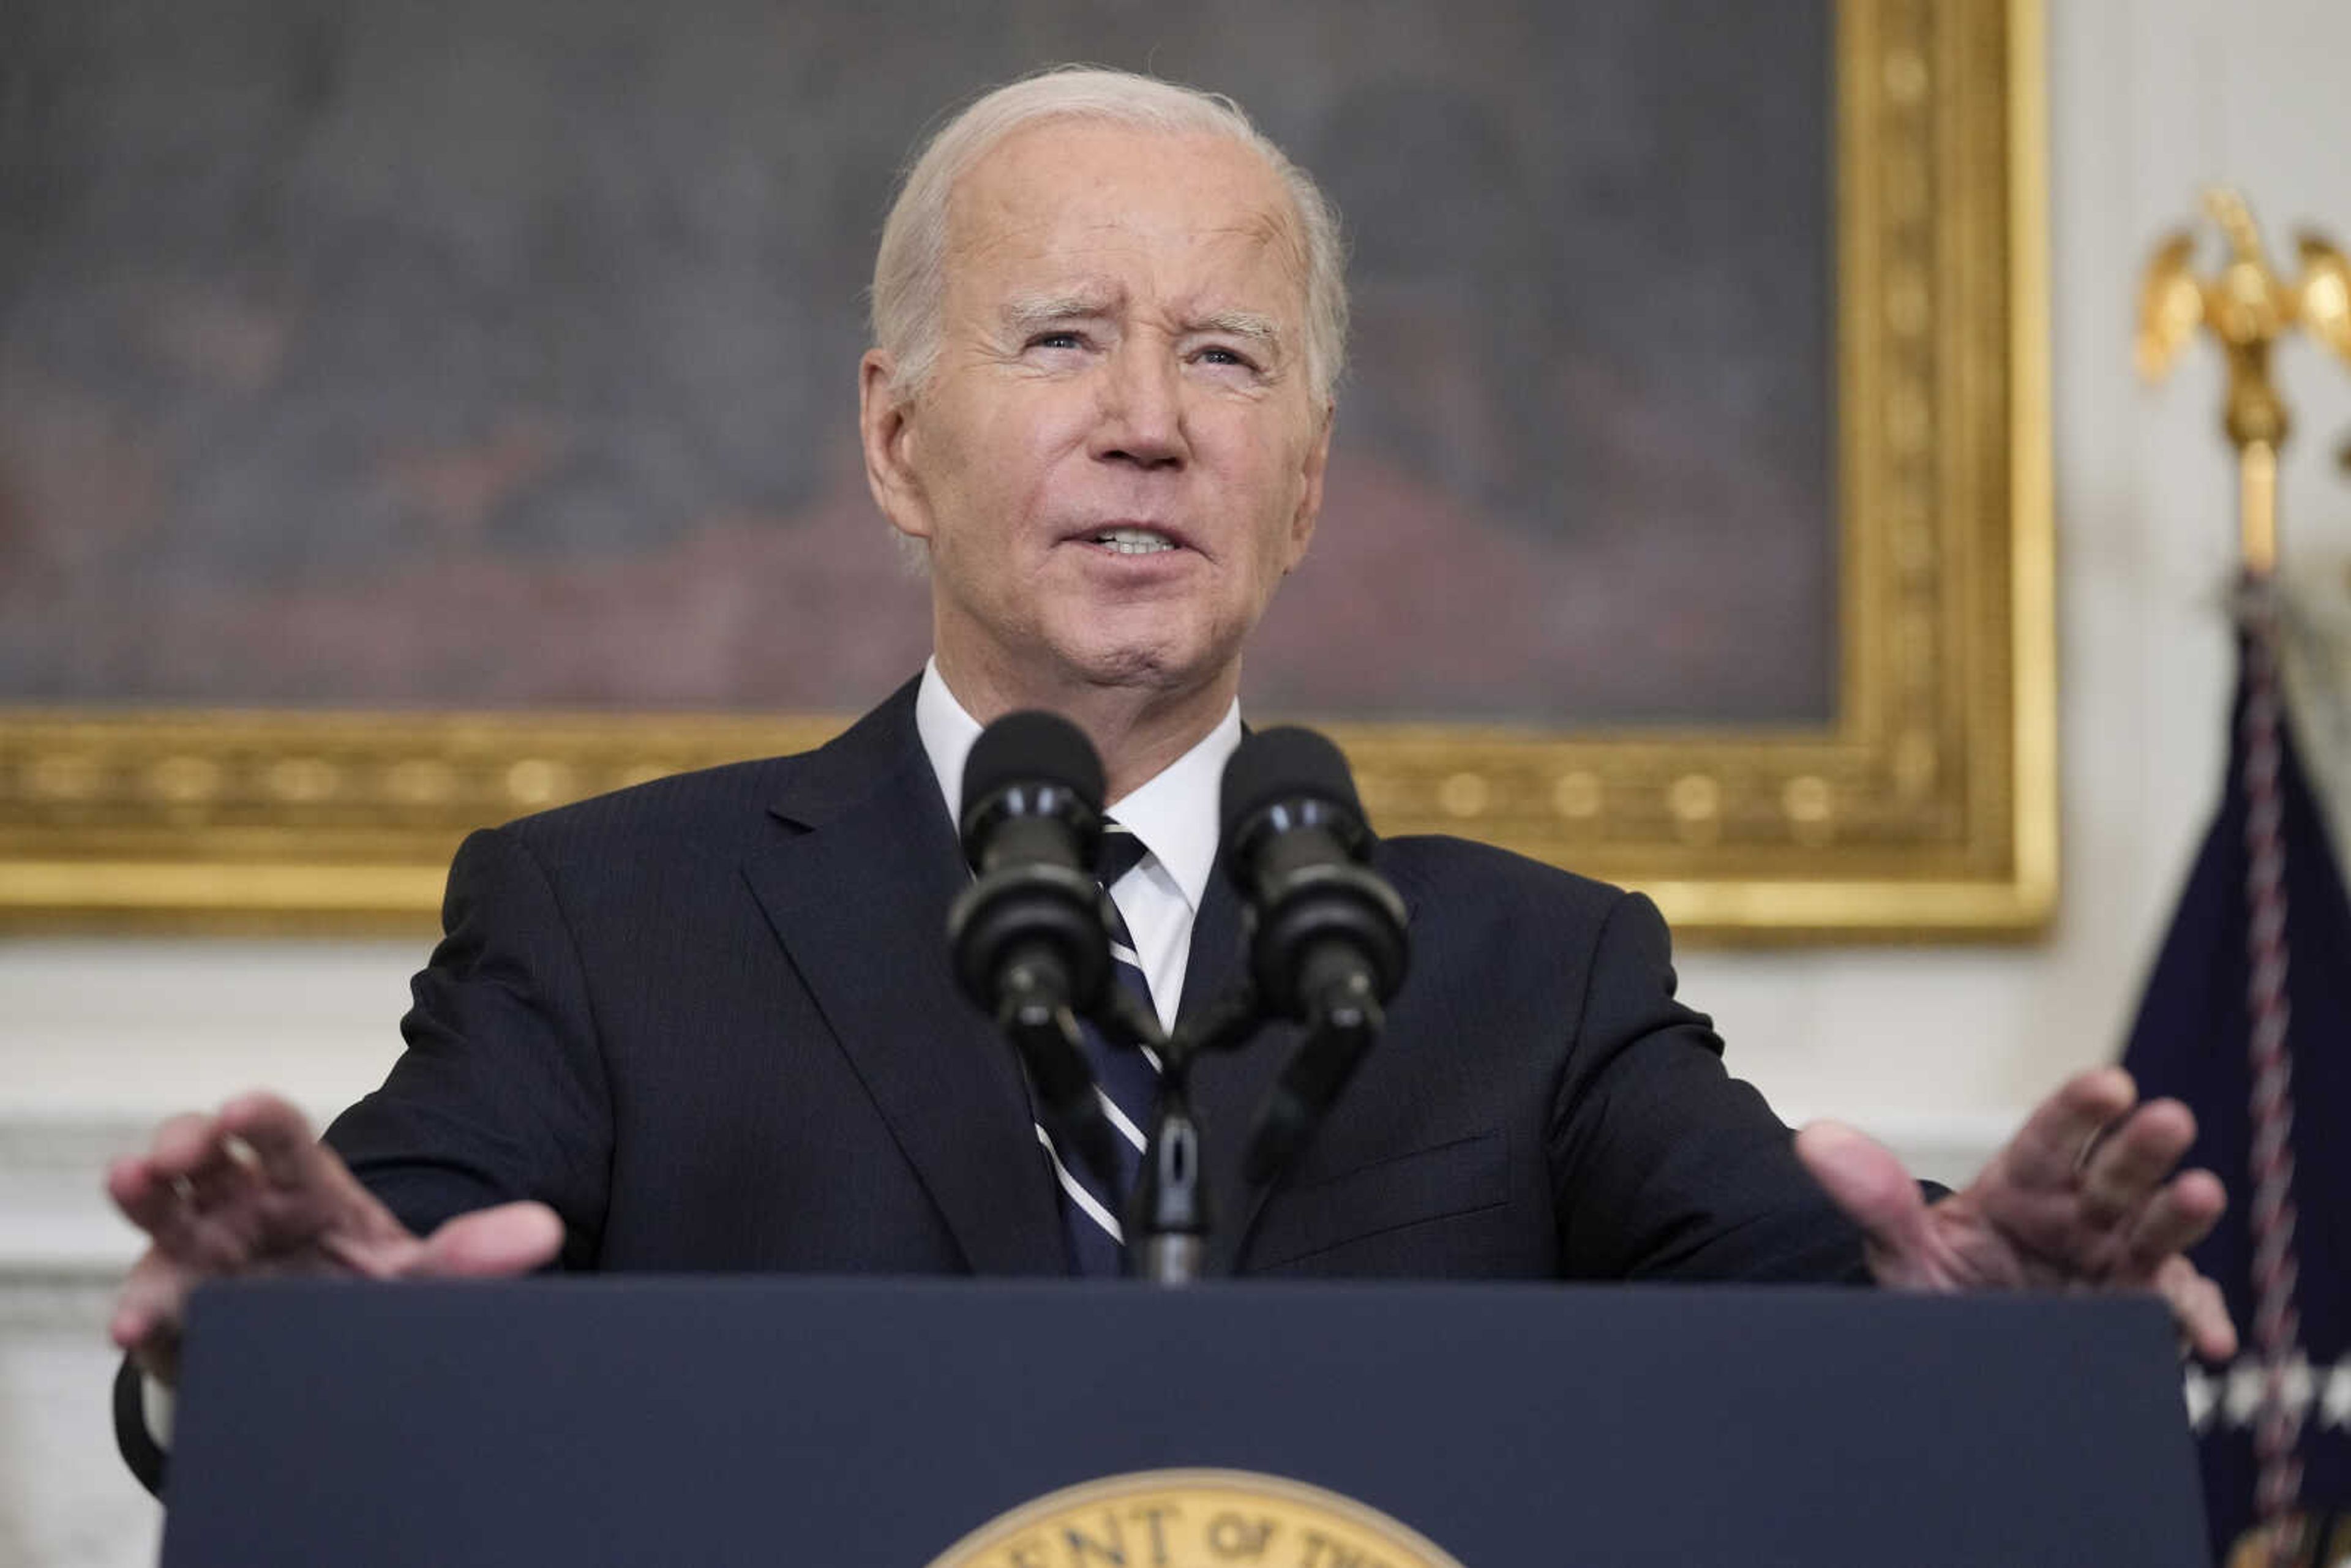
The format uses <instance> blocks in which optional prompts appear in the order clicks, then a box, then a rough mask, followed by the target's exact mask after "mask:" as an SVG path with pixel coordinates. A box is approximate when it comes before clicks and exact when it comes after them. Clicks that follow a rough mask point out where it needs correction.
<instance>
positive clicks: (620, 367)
mask: <svg viewBox="0 0 2351 1568" xmlns="http://www.w3.org/2000/svg"><path fill="white" fill-rule="evenodd" d="M1833 27H1834V18H1833V15H1832V11H1831V7H1830V5H1828V4H1827V0H1814V3H1809V4H1806V3H1787V4H1776V5H1721V4H1719V3H1712V0H1664V3H1656V4H1643V5H1622V4H1618V3H1616V0H1481V3H1480V4H1478V5H1459V4H1446V3H1440V0H1285V3H1284V4H1281V5H1263V4H1261V3H1259V0H1207V3H1204V4H1199V5H1184V6H1145V5H1138V4H1134V3H1132V0H995V3H982V4H970V5H937V4H935V3H934V0H677V3H674V4H671V5H661V6H649V5H638V4H623V3H622V0H469V3H468V4H465V5H457V4H423V5H367V4H361V3H360V0H212V3H208V4H206V5H201V6H187V5H172V4H169V3H167V0H8V4H7V5H5V7H0V705H20V706H21V705H30V706H60V707H73V708H88V707H106V706H129V705H139V706H204V707H293V708H346V709H348V708H401V709H415V710H435V709H444V708H465V709H481V708H492V709H496V708H541V707H561V708H587V709H604V710H656V711H659V710H679V709H695V710H701V709H722V710H737V711H750V712H796V713H805V712H839V713H848V712H853V711H856V710H859V709H861V708H862V707H865V706H869V705H870V704H872V702H874V701H875V700H877V699H878V698H879V697H880V696H882V695H884V694H885V693H886V692H887V691H888V690H889V689H890V688H891V687H892V686H893V685H896V684H897V683H898V682H899V681H901V680H903V679H904V678H905V677H906V676H907V675H909V674H912V673H913V672H914V669H915V668H916V667H917V666H918V665H919V664H920V663H921V661H922V658H923V656H924V654H925V652H926V650H927V647H928V641H929V627H928V618H927V611H926V601H925V589H924V586H923V583H922V581H921V580H920V578H919V577H918V576H915V575H914V574H912V573H911V572H910V571H909V570H908V569H907V568H906V566H905V565H904V563H903V562H902V559H901V557H900V554H899V552H898V551H897V550H896V549H893V541H892V539H891V538H890V537H889V533H888V529H887V527H886V525H885V524H884V523H883V521H882V519H881V517H880V515H879V513H878V512H877V511H876V510H875V509H874V507H873V506H872V501H871V499H870V498H869V497H868V495H867V492H866V487H865V481H864V476H863V473H862V465H861V463H860V460H859V456H858V453H857V448H856V435H855V402H856V398H855V370H856V361H857V357H858V355H859V353H860V351H861V350H862V349H863V347H864V346H865V342H866V336H865V329H864V321H863V313H862V312H863V290H864V287H865V284H866V281H867V277H868V274H869V269H870V267H871V264H872V252H873V246H874V241H875V238H876V235H877V234H878V232H879V229H880V225H881V221H882V216H883V212H884V210H885V208H886V206H887V203H888V200H889V196H890V193H891V187H892V183H893V177H894V175H895V172H896V171H897V170H898V169H899V168H900V167H901V165H902V164H903V162H904V160H905V158H906V157H907V155H908V152H909V150H910V149H911V148H912V147H913V146H914V144H915V143H916V142H917V141H918V140H919V139H920V137H921V135H922V134H923V132H924V131H925V128H926V127H929V126H932V125H934V124H935V123H936V122H937V120H939V118H940V117H941V114H942V112H943V110H946V109H947V108H949V107H951V106H953V105H955V104H957V103H959V102H962V101H965V100H967V99H969V98H971V97H973V96H974V95H976V94H977V92H979V91H981V90H983V89H986V88H987V87H989V86H991V85H994V84H996V83H998V82H1000V81H1003V80H1006V79H1009V78H1013V77H1016V76H1019V75H1020V74H1023V73H1025V72H1027V71H1029V70H1030V69H1033V68H1037V67H1040V66H1041V65H1045V64H1049V63H1052V62H1056V61H1062V60H1090V61H1098V62H1104V63H1109V64H1113V65H1120V66H1126V67H1131V68H1138V69H1146V70H1150V71H1152V72H1155V73H1156V74H1158V75H1161V76H1165V77H1167V78H1173V79H1176V80H1180V81H1185V82H1188V83H1192V84H1195V85H1197V86H1201V87H1205V88H1208V89H1216V90H1218V91H1223V92H1228V93H1230V94H1231V95H1232V96H1233V97H1234V98H1236V99H1238V101H1239V102H1240V103H1242V104H1243V105H1244V106H1245V107H1247V109H1248V110H1249V111H1250V113H1251V114H1252V115H1253V116H1254V117H1255V118H1256V119H1257V120H1258V121H1259V124H1260V125H1261V126H1262V127H1263V129H1264V130H1265V131H1267V132H1268V133H1269V134H1270V136H1272V137H1273V139H1274V140H1275V141H1278V142H1280V144H1281V145H1282V146H1283V147H1284V148H1286V149H1287V150H1288V151H1289V152H1290V153H1291V154H1292V156H1294V157H1295V158H1296V159H1298V161H1299V162H1301V163H1303V164H1304V165H1305V166H1306V167H1307V168H1308V169H1310V170H1311V171H1313V172H1315V173H1316V175H1317V176H1318V177H1319V178H1320V179H1321V180H1322V183H1324V184H1325V186H1326V188H1327V189H1328V190H1329V191H1330V193H1332V196H1333V197H1334V198H1335V200H1336V203H1337V204H1338V207H1339V209H1340V212H1341V214H1342V217H1343V222H1344V224H1345V226H1346V230H1347V233H1348V235H1349V244H1350V246H1351V252H1352V258H1353V259H1352V266H1351V277H1352V281H1353V291H1354V306H1355V330H1354V334H1353V351H1352V360H1351V364H1350V369H1349V371H1348V373H1347V376H1346V379H1345V381H1344V382H1343V383H1342V386H1341V389H1340V394H1339V397H1340V407H1339V419H1338V437H1337V443H1336V448H1335V455H1334V456H1333V459H1332V471H1331V477H1330V483H1329V490H1328V498H1327V502H1326V506H1325V509H1324V513H1323V519H1322V528H1321V531H1320V533H1319V534H1318V536H1317V538H1316V542H1315V547H1314V551H1313V554H1312V555H1311V557H1310V559H1308V561H1307V563H1306V564H1305V566H1304V567H1303V568H1302V569H1301V570H1300V572H1299V573H1298V574H1297V575H1296V576H1295V577H1294V578H1293V579H1292V580H1290V583H1289V584H1287V585H1286V586H1285V587H1284V589H1283V591H1282V593H1281V596H1280V598H1279V599H1278V600H1277V601H1276V603H1275V607H1274V610H1273V612H1272V614H1271V616H1270V619H1269V621H1268V622H1267V625H1266V627H1265V629H1264V631H1263V632H1261V634H1260V636H1259V640H1258V641H1257V642H1256V643H1254V644H1253V647H1252V652H1251V654H1250V662H1249V674H1248V680H1249V701H1250V702H1251V704H1252V706H1255V707H1256V708H1258V709H1259V710H1260V711H1276V710H1278V711H1283V712H1290V713H1303V714H1318V715H1329V716H1344V717H1352V718H1361V719H1372V720H1391V719H1414V718H1442V719H1447V720H1464V719H1473V720H1479V719H1491V720H1497V721H1503V722H1511V723H1525V724H1531V725H1539V726H1541V727H1546V728H1575V727H1609V728H1618V729H1621V728H1623V727H1628V726H1643V725H1674V726H1688V725H1702V726H1737V727H1754V726H1759V725H1761V726H1792V727H1804V726H1821V725H1825V724H1827V723H1828V722H1829V721H1830V720H1831V719H1832V718H1833V717H1834V692H1835V689H1836V682H1835V672H1836V661H1837V648H1838V634H1837V624H1836V606H1837V603H1838V593H1837V583H1836V570H1837V554H1838V550H1837V538H1838V523H1837V518H1836V516H1835V509H1836V508H1835V496H1834V485H1833V482H1832V474H1833V468H1832V461H1831V455H1832V453H1833V452H1834V445H1835V434H1834V425H1835V421H1834V387H1833V385H1832V381H1831V365H1832V363H1833V356H1832V330H1833V325H1832V324H1833V320H1834V314H1833V305H1832V300H1833V298H1834V279H1833V277H1832V276H1831V267H1832V257H1833V256H1834V245H1833V239H1832V235H1833V207H1834V191H1833V188H1832V179H1831V141H1832V131H1833V126H1834V105H1833V102H1832V93H1833V89H1832V52H1833V40H1832V33H1833Z"/></svg>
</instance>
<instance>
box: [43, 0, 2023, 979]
mask: <svg viewBox="0 0 2351 1568" xmlns="http://www.w3.org/2000/svg"><path fill="white" fill-rule="evenodd" d="M1835 26H1836V43H1835V53H1836V73H1835V79H1836V91H1837V105H1836V117H1835V125H1836V132H1835V152H1834V158H1835V164H1836V191H1837V202H1836V213H1837V216H1836V237H1835V256H1836V262H1837V268H1838V274H1839V286H1838V289H1837V296H1836V298H1837V304H1836V318H1835V319H1836V322H1837V328H1836V330H1837V339H1838V341H1837V348H1836V359H1835V363H1836V366H1837V394H1836V395H1837V402H1838V406H1839V408H1840V410H1841V411H1842V412H1841V414H1840V418H1839V430H1838V434H1837V455H1836V474H1837V487H1838V492H1839V514H1840V515H1839V522H1838V529H1839V538H1840V546H1839V552H1838V554H1839V561H1840V568H1841V576H1840V584H1841V586H1840V590H1839V593H1840V600H1841V625H1840V645H1841V661H1840V674H1839V677H1838V688H1837V704H1836V717H1835V718H1834V722H1832V723H1831V724H1829V725H1827V726H1825V727H1819V728H1790V729H1784V730H1768V731H1767V730H1758V729H1752V728H1745V729H1719V728H1690V729H1684V730H1675V731H1658V730H1643V731H1636V732H1635V731H1628V732H1622V733H1582V732H1579V733H1575V734H1572V735H1570V734H1562V733H1559V732H1554V731H1544V730H1540V729H1534V728H1523V727H1493V726H1478V727H1468V726H1456V725H1411V726H1400V725H1384V724H1360V723H1356V724H1334V725H1332V726H1331V727H1330V728H1331V730H1332V734H1333V735H1334V737H1336V738H1337V739H1338V740H1339V741H1340V743H1341V744H1342V745H1343V747H1346V749H1347V750H1348V752H1349V753H1350V754H1351V756H1352V757H1353V758H1354V761H1355V764H1356V767H1357V770H1358V776H1359V779H1360V781H1361V783H1362V786H1363V789H1364V795H1365V798H1366V802H1367V804H1368V805H1369V806H1370V808H1371V810H1372V811H1373V814H1374V818H1375V820H1376V821H1377V823H1378V825H1379V826H1380V828H1381V830H1382V831H1385V832H1389V833H1401V832H1422V831H1449V832H1458V833H1467V834H1470V835H1472V836H1476V837H1479V838H1483V839H1487V840H1489V841H1493V842H1496V843H1499V844H1502V845H1505V846H1507V847H1509V848H1511V849H1514V850H1518V851H1520V852H1525V853H1528V854H1531V855H1533V856H1536V857H1537V858H1540V859H1543V860H1547V861H1551V862H1556V863H1558V864H1562V865H1565V866H1570V867H1573V869H1576V870H1578V871H1581V872H1583V873H1587V874H1591V875H1594V876H1599V877H1604V878H1606V879H1609V880H1611V881H1615V882H1620V883H1626V884H1629V885H1634V886H1637V887H1640V888H1642V889H1644V890H1646V891H1647V892H1648V893H1650V894H1652V895H1653V896H1655V897H1656V900H1657V902H1658V903H1659V904H1660V905H1661V906H1662V907H1663V908H1664V910H1665V912H1666V914H1667V916H1668V917H1669V918H1670V919H1671V920H1672V921H1673V922H1674V924H1675V925H1676V926H1677V929H1678V930H1679V931H1680V932H1681V934H1682V935H1683V936H1694V937H1698V938H1700V939H1711V940H1728V941H1770V940H1793V939H1828V940H1852V939H1927V938H1949V937H1972V938H1983V937H2007V938H2013V937H2019V936H2027V935H2030V934H2032V933H2033V932H2035V931H2038V930H2039V929H2041V928H2042V927H2043V925H2045V924H2046V922H2047V920H2048V918H2049V915H2050V914H2051V912H2052V909H2053V904H2054V901H2055V897H2056V885H2057V843H2056V837H2057V830H2056V811H2057V807H2056V758H2055V716H2054V714H2055V689H2054V688H2055V665H2054V610H2053V582H2052V574H2053V545H2052V538H2051V521H2050V478H2049V453H2048V396H2047V389H2046V379H2047V353H2048V349H2047V337H2046V329H2047V319H2046V301H2045V292H2046V288H2045V275H2046V268H2047V247H2046V240H2045V233H2044V227H2043V224H2044V217H2043V204H2044V175H2043V157H2044V147H2045V134H2044V129H2043V119H2042V95H2043V70H2042V60H2041V37H2040V28H2041V18H2040V15H2039V7H2038V5H2037V3H2036V0H1842V3H1841V4H1839V5H1837V7H1836V24H1835ZM841 722H842V720H841V718H840V717H839V716H787V717H782V718H772V719H770V718H747V717H729V716H709V717H695V716H661V717H655V716H579V715H571V716H565V715H549V714H537V713H517V714H449V713H432V714H422V713H420V714H397V713H384V712H366V713H359V712H336V713H296V712H249V711H218V712H208V711H191V710H185V709H177V710H172V709H164V710H141V711H131V710H120V711H118V710H72V711H60V710H57V709H42V708H11V709H0V925H6V926H8V927H11V928H15V929H20V930H21V929H35V928H37V929H49V930H56V929H63V928H76V927H78V928H85V929H87V928H92V927H99V928H115V929H120V928H147V929H156V928H172V929H207V930H219V929H247V930H251V929H266V930H280V931H315V930H326V929H342V930H349V929H355V928H359V929H365V928H378V929H381V928H386V927H392V928H402V927H415V926H418V925H423V923H424V922H425V921H426V920H427V919H428V918H429V916H430V915H431V912H433V911H434V909H436V908H437V906H438V904H439V900H440V894H441V884H442V879H443V873H444V868H445V866H446V863H447V860H448V856H449V854H450V852H451V851H452V849H453V848H454V846H455V841H456V840H457V838H458V837H459V836H460V835H461V834H462V833H463V831H465V830H466V829H467V828H469V827H472V826H474V825H476V824H479V823H482V822H486V821H497V820H502V819H504V818H507V817H510V816H513V815H516V814H518V813H520V812H523V811H528V810H537V809H539V808H542V807H545V806H549V805H553V804H556V803H559V802H560V801H562V800H569V799H573V798H577V797H579V796H581V795H586V794H590V793H594V792H597V791H601V790H603V789H612V788H616V787H619V786H622V785H625V784H628V783H632V782H636V781H639V780H642V779H647V778H651V777H653V776H656V775H658V774H660V773H663V772H666V771H670V770H673V769H676V768H690V767H696V766H701V765H705V764H708V763H714V762H717V761H721V760H726V759H732V758H741V757H747V756H756V755H762V754H771V753H776V752H781V751H789V750H795V749H799V748H801V747H807V746H810V745H813V744H815V743H817V742H818V741H820V740H821V739H822V738H824V737H826V736H827V735H829V734H831V732H833V731H834V730H836V729H837V728H838V727H840V725H841Z"/></svg>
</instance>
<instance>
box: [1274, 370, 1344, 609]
mask: <svg viewBox="0 0 2351 1568" xmlns="http://www.w3.org/2000/svg"><path fill="white" fill-rule="evenodd" d="M1338 417H1339V404H1338V402H1337V401H1336V400H1335V399H1334V400H1332V401H1330V402H1325V403H1323V405H1322V419H1321V420H1320V421H1319V422H1318V425H1317V428H1316V430H1315V432H1314V436H1313V439H1312V440H1311V441H1310V442H1308V443H1307V446H1306V462H1305V465H1304V468H1303V470H1302V472H1301V476H1300V478H1301V481H1302V482H1301V484H1300V486H1299V490H1298V509H1297V510H1296V511H1295V512H1292V513H1291V514H1290V559H1289V560H1288V562H1287V563H1286V564H1285V565H1284V566H1283V567H1282V570H1283V571H1284V572H1287V571H1289V570H1291V569H1292V568H1294V567H1296V566H1297V565H1298V563H1299V562H1300V561H1301V560H1304V559H1306V547H1307V545H1308V544H1309V543H1310V542H1311V540H1312V539H1313V538H1314V525H1315V522H1316V521H1317V520H1318V519H1319V518H1321V517H1322V476H1323V473H1324V471H1325V470H1327V469H1328V468H1329V467H1330V465H1331V430H1332V425H1333V424H1335V423H1337V421H1338Z"/></svg>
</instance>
